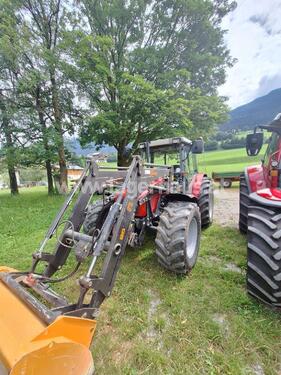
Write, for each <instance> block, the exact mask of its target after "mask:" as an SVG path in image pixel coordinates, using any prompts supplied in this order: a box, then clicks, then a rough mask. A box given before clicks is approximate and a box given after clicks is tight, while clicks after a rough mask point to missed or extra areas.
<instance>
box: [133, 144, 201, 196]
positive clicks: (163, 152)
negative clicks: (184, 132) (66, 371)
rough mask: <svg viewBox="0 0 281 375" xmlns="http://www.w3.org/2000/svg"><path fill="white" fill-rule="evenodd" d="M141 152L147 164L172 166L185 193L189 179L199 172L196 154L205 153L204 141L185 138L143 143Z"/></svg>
mask: <svg viewBox="0 0 281 375" xmlns="http://www.w3.org/2000/svg"><path fill="white" fill-rule="evenodd" d="M139 150H140V153H141V156H142V158H143V159H145V160H146V162H147V163H151V164H153V165H154V163H155V164H159V163H161V162H164V164H165V165H168V164H171V165H172V166H173V175H174V180H175V181H177V182H179V183H180V184H181V185H182V186H183V193H185V192H186V190H187V186H188V180H189V178H191V177H192V176H193V175H194V174H195V173H197V172H198V166H197V159H196V154H201V153H203V151H204V142H203V140H202V139H198V140H195V141H193V142H192V141H191V140H189V139H187V138H185V137H174V138H165V139H159V140H155V141H151V142H143V143H141V144H140V145H139Z"/></svg>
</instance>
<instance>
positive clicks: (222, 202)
mask: <svg viewBox="0 0 281 375" xmlns="http://www.w3.org/2000/svg"><path fill="white" fill-rule="evenodd" d="M238 220H239V190H238V189H219V188H217V189H216V190H215V208H214V222H215V223H216V224H219V225H221V226H223V227H226V226H228V227H229V226H230V227H235V228H238Z"/></svg>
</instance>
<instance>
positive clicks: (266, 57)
mask: <svg viewBox="0 0 281 375" xmlns="http://www.w3.org/2000/svg"><path fill="white" fill-rule="evenodd" d="M237 3H238V6H237V8H236V10H235V11H234V12H232V13H231V14H230V15H228V16H227V17H226V18H225V20H224V22H223V28H224V29H228V30H229V31H228V33H227V35H226V38H225V39H226V43H227V46H228V48H229V49H230V51H231V55H232V56H233V57H236V58H237V59H238V62H237V63H236V64H235V66H234V67H233V68H232V69H230V70H229V71H228V74H227V81H226V83H225V84H224V85H223V86H222V87H220V89H219V92H220V94H221V95H226V96H228V97H229V103H228V104H229V105H230V107H231V108H235V107H237V106H239V105H242V104H245V103H248V102H249V101H251V100H253V99H255V98H257V97H259V96H262V95H265V94H267V93H268V92H270V91H271V90H274V89H276V88H280V87H281V0H237Z"/></svg>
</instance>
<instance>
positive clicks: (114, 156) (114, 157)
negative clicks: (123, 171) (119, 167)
mask: <svg viewBox="0 0 281 375" xmlns="http://www.w3.org/2000/svg"><path fill="white" fill-rule="evenodd" d="M107 161H108V162H109V163H116V162H117V154H116V153H115V152H113V153H112V154H109V155H108V158H107Z"/></svg>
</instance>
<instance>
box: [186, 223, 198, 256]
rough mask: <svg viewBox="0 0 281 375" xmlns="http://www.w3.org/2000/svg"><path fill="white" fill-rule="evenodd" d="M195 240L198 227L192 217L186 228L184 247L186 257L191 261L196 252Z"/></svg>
mask: <svg viewBox="0 0 281 375" xmlns="http://www.w3.org/2000/svg"><path fill="white" fill-rule="evenodd" d="M197 239H198V225H197V220H196V219H195V217H193V218H192V220H191V222H190V225H189V228H188V233H187V238H186V247H185V252H186V256H187V258H189V259H191V258H192V257H193V256H194V254H195V252H196V248H197Z"/></svg>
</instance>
